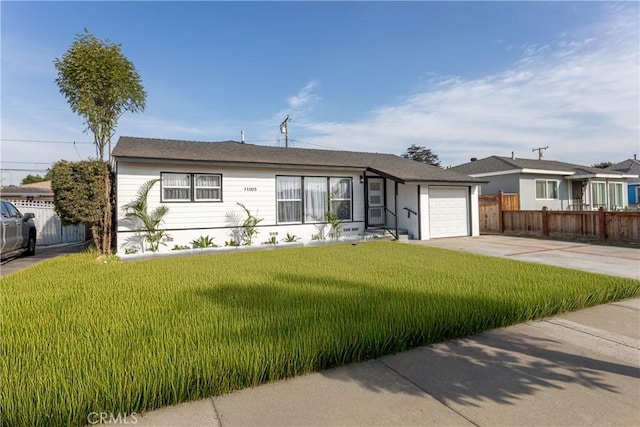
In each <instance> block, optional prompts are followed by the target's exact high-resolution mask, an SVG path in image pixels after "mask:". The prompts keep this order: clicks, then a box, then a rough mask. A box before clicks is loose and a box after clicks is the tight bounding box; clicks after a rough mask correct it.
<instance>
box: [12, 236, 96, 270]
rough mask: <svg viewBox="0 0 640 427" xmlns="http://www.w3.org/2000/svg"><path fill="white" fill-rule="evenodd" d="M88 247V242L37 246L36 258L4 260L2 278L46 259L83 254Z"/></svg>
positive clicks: (25, 257)
mask: <svg viewBox="0 0 640 427" xmlns="http://www.w3.org/2000/svg"><path fill="white" fill-rule="evenodd" d="M86 247H87V243H86V242H82V243H62V244H59V245H47V246H36V254H35V255H34V256H20V257H14V258H9V259H6V260H2V262H1V263H0V276H6V275H7V274H11V273H14V272H16V271H19V270H24V269H25V268H27V267H29V266H32V265H35V264H37V263H39V262H42V261H44V260H46V259H50V258H55V257H57V256H60V255H65V254H72V253H77V252H82V251H83V250H84V249H85V248H86Z"/></svg>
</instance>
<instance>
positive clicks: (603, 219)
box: [500, 208, 640, 244]
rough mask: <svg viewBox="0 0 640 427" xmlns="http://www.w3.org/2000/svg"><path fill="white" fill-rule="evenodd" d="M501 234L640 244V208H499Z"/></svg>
mask: <svg viewBox="0 0 640 427" xmlns="http://www.w3.org/2000/svg"><path fill="white" fill-rule="evenodd" d="M501 216H502V229H501V230H500V232H502V233H505V234H518V235H531V236H549V237H563V238H566V237H569V238H571V237H573V238H582V239H594V240H600V241H603V242H604V241H606V242H627V243H639V244H640V212H617V211H615V212H610V211H605V210H604V209H603V208H600V210H597V211H550V210H547V209H546V208H543V209H542V210H541V211H503V212H502V215H501Z"/></svg>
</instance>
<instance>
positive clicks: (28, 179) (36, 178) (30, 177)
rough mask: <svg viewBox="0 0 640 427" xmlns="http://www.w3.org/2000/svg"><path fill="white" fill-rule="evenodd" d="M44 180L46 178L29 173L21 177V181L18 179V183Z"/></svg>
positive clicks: (24, 183) (23, 183) (25, 183)
mask: <svg viewBox="0 0 640 427" xmlns="http://www.w3.org/2000/svg"><path fill="white" fill-rule="evenodd" d="M46 180H47V179H46V178H45V177H43V176H40V175H31V174H29V175H27V176H25V177H24V178H22V181H20V185H27V184H35V183H36V182H42V181H46Z"/></svg>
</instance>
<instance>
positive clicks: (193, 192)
mask: <svg viewBox="0 0 640 427" xmlns="http://www.w3.org/2000/svg"><path fill="white" fill-rule="evenodd" d="M165 173H175V174H183V175H189V176H190V179H189V185H190V191H191V194H190V198H189V200H165V198H164V188H163V184H164V181H163V179H162V175H163V174H165ZM195 175H216V176H219V177H220V200H196V187H195ZM223 195H224V177H223V174H222V173H217V172H215V173H210V172H175V171H160V202H161V203H222V202H223V201H224V196H223Z"/></svg>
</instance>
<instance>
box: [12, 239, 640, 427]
mask: <svg viewBox="0 0 640 427" xmlns="http://www.w3.org/2000/svg"><path fill="white" fill-rule="evenodd" d="M637 295H640V281H637V280H631V279H623V278H616V277H610V276H603V275H597V274H590V273H583V272H579V271H575V270H565V269H561V268H555V267H551V266H545V265H538V264H529V263H522V262H518V261H510V260H504V259H498V258H487V257H482V256H479V255H473V254H467V253H462V252H454V251H447V250H442V249H435V248H427V247H421V246H417V245H404V244H399V243H395V242H371V243H363V244H358V245H355V246H353V245H349V244H347V245H333V246H322V247H312V248H290V249H281V250H273V251H254V252H240V253H224V254H212V255H202V256H193V257H178V258H162V259H155V260H146V261H139V262H131V263H121V262H109V263H102V262H98V261H96V260H95V259H94V258H92V256H91V255H87V254H80V255H70V256H65V257H61V258H58V259H54V260H51V261H48V262H44V263H41V264H39V265H36V266H34V267H32V268H30V269H27V270H25V271H22V272H19V273H16V274H13V275H10V276H7V277H5V278H3V279H2V281H1V284H0V301H1V309H2V317H1V320H2V326H1V328H2V329H1V334H2V335H1V337H0V342H1V346H0V381H1V382H0V387H1V389H0V402H1V405H2V408H1V409H2V412H1V415H0V417H1V418H0V424H2V425H20V426H22V425H34V426H35V425H42V426H45V425H47V426H49V425H84V424H86V423H87V414H88V413H90V412H110V413H114V414H118V413H131V412H141V411H143V410H148V409H153V408H157V407H160V406H164V405H169V404H174V403H177V402H181V401H186V400H192V399H199V398H204V397H207V396H211V395H219V394H223V393H227V392H230V391H233V390H237V389H241V388H244V387H250V386H255V385H258V384H261V383H265V382H268V381H274V380H278V379H282V378H286V377H291V376H294V375H299V374H303V373H307V372H311V371H316V370H320V369H323V368H327V367H331V366H336V365H342V364H346V363H349V362H354V361H359V360H364V359H369V358H374V357H377V356H381V355H383V354H388V353H394V352H398V351H402V350H405V349H408V348H411V347H415V346H419V345H423V344H428V343H433V342H438V341H442V340H446V339H448V338H454V337H462V336H466V335H470V334H474V333H477V332H480V331H483V330H486V329H490V328H496V327H500V326H505V325H510V324H513V323H517V322H522V321H525V320H529V319H535V318H540V317H544V316H549V315H552V314H556V313H558V312H561V311H566V310H573V309H577V308H581V307H585V306H590V305H596V304H601V303H605V302H609V301H613V300H619V299H623V298H627V297H632V296H637Z"/></svg>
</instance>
